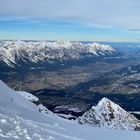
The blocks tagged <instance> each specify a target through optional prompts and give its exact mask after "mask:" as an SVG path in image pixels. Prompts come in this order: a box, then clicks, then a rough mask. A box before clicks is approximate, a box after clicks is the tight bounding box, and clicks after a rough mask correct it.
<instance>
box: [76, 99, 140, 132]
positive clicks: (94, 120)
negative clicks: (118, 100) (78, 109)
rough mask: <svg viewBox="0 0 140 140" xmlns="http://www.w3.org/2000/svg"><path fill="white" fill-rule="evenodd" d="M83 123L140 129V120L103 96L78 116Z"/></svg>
mask: <svg viewBox="0 0 140 140" xmlns="http://www.w3.org/2000/svg"><path fill="white" fill-rule="evenodd" d="M78 121H79V122H80V123H81V124H88V125H91V126H94V127H95V126H98V127H109V128H115V129H124V130H140V121H138V120H137V119H136V118H135V117H134V116H133V115H131V114H130V113H128V112H126V111H125V110H124V109H122V108H121V107H120V106H118V105H117V104H115V103H113V102H112V101H110V100H108V99H107V98H103V99H102V100H101V101H99V103H98V105H97V106H93V107H92V108H91V109H90V110H89V111H87V112H85V113H84V114H83V115H82V117H79V118H78Z"/></svg>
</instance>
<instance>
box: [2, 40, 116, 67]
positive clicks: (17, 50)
mask: <svg viewBox="0 0 140 140" xmlns="http://www.w3.org/2000/svg"><path fill="white" fill-rule="evenodd" d="M113 54H116V50H115V49H113V48H112V47H110V46H108V45H101V44H98V43H88V44H84V43H81V42H70V41H57V42H49V41H20V40H18V41H0V62H1V63H3V64H6V65H8V66H10V67H15V66H17V65H20V63H19V62H22V63H24V64H29V63H30V64H31V63H35V64H36V63H55V62H62V61H68V60H79V59H82V58H90V57H99V56H110V55H113Z"/></svg>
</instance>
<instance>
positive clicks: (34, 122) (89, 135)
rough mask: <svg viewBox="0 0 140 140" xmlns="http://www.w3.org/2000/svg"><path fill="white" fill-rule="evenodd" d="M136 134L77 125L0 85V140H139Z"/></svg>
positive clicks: (138, 135) (0, 83)
mask: <svg viewBox="0 0 140 140" xmlns="http://www.w3.org/2000/svg"><path fill="white" fill-rule="evenodd" d="M139 138H140V133H139V132H131V131H118V130H109V129H105V128H94V127H90V126H84V125H79V124H77V122H74V121H69V120H65V119H62V118H60V117H58V116H57V115H55V114H53V113H48V114H45V113H43V114H42V113H40V112H39V111H38V107H37V106H36V105H34V104H33V103H32V102H30V101H28V100H27V99H25V98H24V97H23V96H21V95H20V94H18V93H17V92H15V91H14V90H12V89H10V88H8V87H7V86H6V85H5V84H4V83H3V82H2V81H0V140H14V139H19V140H93V139H96V140H103V139H107V140H118V139H119V140H132V139H135V140H139Z"/></svg>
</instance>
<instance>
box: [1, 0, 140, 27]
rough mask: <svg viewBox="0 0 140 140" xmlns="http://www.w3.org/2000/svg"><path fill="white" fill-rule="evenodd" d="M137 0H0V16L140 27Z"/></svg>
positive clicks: (139, 4) (138, 2)
mask: <svg viewBox="0 0 140 140" xmlns="http://www.w3.org/2000/svg"><path fill="white" fill-rule="evenodd" d="M139 7H140V1H139V0H0V16H1V17H13V18H27V19H33V18H35V19H48V18H50V19H59V20H68V21H76V22H81V23H87V24H90V25H92V24H97V25H105V26H116V27H122V28H126V29H132V28H134V29H135V28H140V15H139V13H140V8H139Z"/></svg>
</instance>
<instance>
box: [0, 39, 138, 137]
mask: <svg viewBox="0 0 140 140" xmlns="http://www.w3.org/2000/svg"><path fill="white" fill-rule="evenodd" d="M139 54H140V44H139V43H119V42H118V43H115V42H98V43H95V42H75V41H66V40H64V41H29V40H28V41H27V40H1V41H0V79H1V81H0V137H1V138H2V140H6V139H10V138H12V139H33V140H46V139H48V140H49V139H56V140H59V139H60V140H63V139H72V140H81V139H82V140H83V139H85V140H90V139H92V138H93V137H96V139H98V140H100V139H103V137H105V136H106V137H107V138H108V140H112V136H113V140H114V139H115V138H116V139H117V138H118V137H117V133H116V132H119V134H120V137H121V138H122V140H124V139H127V140H129V139H130V140H132V138H133V139H134V138H135V140H138V139H139V136H140V134H139V132H131V131H139V130H140V121H139V119H140V98H139V96H140V95H139V93H140V61H139V60H140V55H139ZM7 85H8V86H7ZM11 88H12V89H13V90H12V89H11ZM23 91H24V92H23ZM5 108H7V109H6V110H5ZM11 110H13V111H11ZM29 112H30V113H29ZM33 116H36V117H33ZM11 122H15V123H13V124H12V126H11V127H10V129H9V124H10V123H11ZM99 127H101V128H99ZM12 128H15V129H14V130H12ZM106 128H107V129H106ZM110 129H113V130H110ZM114 129H117V130H114ZM122 130H125V131H126V130H127V132H126V133H123V131H122ZM128 130H129V131H128ZM130 130H131V131H130ZM81 132H82V134H81ZM93 132H94V133H93ZM99 133H101V134H102V135H99ZM45 134H47V135H45ZM87 134H88V135H87ZM115 135H116V137H115Z"/></svg>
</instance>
